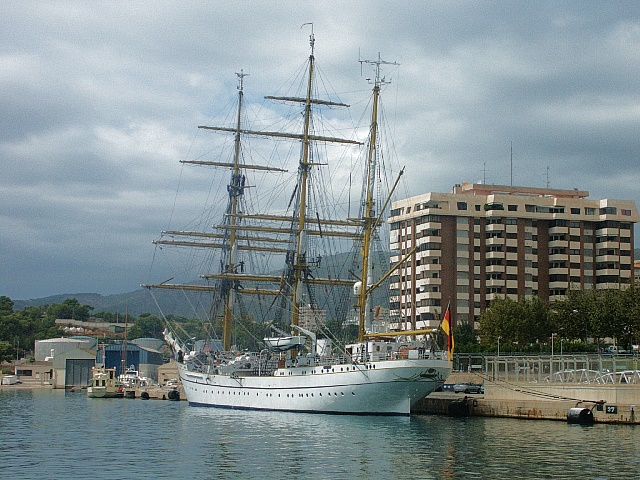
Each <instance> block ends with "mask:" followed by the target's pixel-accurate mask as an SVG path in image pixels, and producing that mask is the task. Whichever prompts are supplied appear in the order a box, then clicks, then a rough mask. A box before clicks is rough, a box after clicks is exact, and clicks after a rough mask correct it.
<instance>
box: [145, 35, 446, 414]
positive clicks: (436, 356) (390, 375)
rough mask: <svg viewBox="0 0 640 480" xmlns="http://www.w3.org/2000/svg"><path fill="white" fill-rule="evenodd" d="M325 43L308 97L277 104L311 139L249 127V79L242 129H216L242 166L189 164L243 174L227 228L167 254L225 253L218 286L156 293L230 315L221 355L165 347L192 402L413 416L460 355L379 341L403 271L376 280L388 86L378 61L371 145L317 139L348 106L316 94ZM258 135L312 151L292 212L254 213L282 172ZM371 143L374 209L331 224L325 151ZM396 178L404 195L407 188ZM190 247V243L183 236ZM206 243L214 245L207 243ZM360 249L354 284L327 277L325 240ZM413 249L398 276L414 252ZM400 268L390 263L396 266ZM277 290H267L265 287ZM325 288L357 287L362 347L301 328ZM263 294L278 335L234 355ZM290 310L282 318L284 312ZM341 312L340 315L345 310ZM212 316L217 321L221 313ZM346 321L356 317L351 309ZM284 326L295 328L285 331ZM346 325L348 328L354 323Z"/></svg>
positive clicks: (416, 335)
mask: <svg viewBox="0 0 640 480" xmlns="http://www.w3.org/2000/svg"><path fill="white" fill-rule="evenodd" d="M314 42H315V39H314V36H313V33H312V34H311V36H310V48H311V53H310V55H309V58H308V62H307V64H306V69H305V74H304V75H305V82H304V85H305V86H304V90H305V94H304V95H301V96H272V97H265V98H267V99H270V100H273V101H277V102H287V103H292V104H294V105H297V106H298V108H299V107H300V106H301V107H302V109H303V110H302V126H301V130H302V131H301V132H298V133H282V132H269V131H253V130H246V129H244V128H243V125H242V121H241V119H242V108H243V95H244V92H243V78H244V76H245V75H244V74H243V73H239V74H238V77H239V87H238V91H239V93H238V107H237V116H236V117H235V118H236V119H237V120H236V121H235V126H234V127H231V128H228V127H208V126H202V127H200V128H203V129H210V130H215V131H220V132H228V133H230V134H233V135H235V138H234V139H235V142H234V158H233V161H231V162H209V161H203V160H190V161H185V163H193V164H199V165H211V166H216V167H222V168H228V169H230V170H231V181H230V182H229V184H228V186H227V192H228V201H227V207H226V211H225V214H224V221H223V224H222V225H220V226H217V227H216V230H217V231H215V232H208V233H207V232H201V233H198V232H194V231H168V232H163V234H165V235H166V236H169V237H170V238H169V239H160V240H157V241H156V242H155V243H156V244H159V245H177V246H190V247H196V248H203V247H206V248H214V249H217V250H219V251H220V252H221V256H220V268H219V271H218V272H216V273H206V274H202V275H201V277H202V278H203V279H204V280H205V281H206V283H196V284H188V285H187V284H170V283H168V282H164V283H161V284H148V285H145V287H147V288H149V289H151V290H152V291H153V290H156V289H180V290H183V291H185V292H187V291H207V292H210V294H211V297H212V301H213V303H214V304H215V305H220V310H221V312H220V314H218V313H212V316H214V320H215V318H217V316H220V317H222V319H223V320H222V325H223V327H222V345H221V349H219V350H218V349H215V348H211V347H210V346H208V347H207V348H204V349H195V348H194V346H193V345H194V344H189V343H187V342H188V340H187V341H184V340H181V339H180V338H179V335H178V333H177V331H176V330H175V329H174V328H172V327H171V325H168V328H167V329H166V330H165V339H166V341H167V342H168V343H169V344H170V345H171V347H172V349H173V351H174V354H175V358H176V363H177V366H178V372H179V375H180V379H181V381H182V384H183V388H184V392H185V394H186V396H187V400H188V401H189V404H191V405H200V406H212V407H222V408H237V409H258V410H280V411H292V412H311V413H333V414H378V415H409V414H410V412H411V408H412V406H413V405H415V403H416V402H418V401H419V400H420V399H422V398H423V397H425V396H426V395H428V394H429V393H431V392H432V391H434V390H435V389H436V388H437V387H439V386H440V385H442V384H443V383H444V381H445V379H446V378H447V376H448V375H449V373H450V372H451V366H452V363H451V351H449V352H447V351H442V350H440V349H439V348H438V347H437V345H436V343H437V342H436V341H435V337H436V335H435V333H436V332H434V331H432V330H429V331H424V330H422V331H417V330H413V331H395V332H392V331H385V332H373V331H372V329H373V327H372V324H373V322H372V318H371V316H372V310H373V309H374V307H373V306H372V304H371V300H370V299H371V295H372V293H373V292H374V291H375V290H376V288H378V287H379V286H380V285H381V284H383V283H384V281H385V280H386V279H387V278H388V277H389V276H390V275H391V274H392V273H393V272H394V271H395V268H392V269H391V270H389V271H388V272H386V273H385V274H384V275H380V276H379V278H375V273H374V271H375V269H374V268H373V265H374V262H373V259H372V255H373V253H374V252H373V251H374V243H375V239H376V238H377V232H378V230H379V227H380V226H381V223H382V222H383V218H382V215H383V213H384V212H385V211H386V210H387V207H388V204H389V198H387V199H386V200H384V199H383V200H380V199H378V198H376V176H377V175H378V173H379V166H378V101H379V97H380V91H381V86H382V85H383V84H384V83H385V80H384V78H381V76H380V68H381V66H382V65H384V64H385V63H389V62H384V61H382V60H380V58H378V60H376V61H367V62H366V63H368V64H370V65H371V66H373V68H374V70H375V78H374V79H372V80H371V83H372V84H373V97H372V103H371V105H372V107H371V122H370V128H369V134H368V142H365V143H364V144H363V143H361V142H358V141H356V140H352V139H343V138H338V137H329V136H322V135H319V134H317V133H316V131H315V128H316V126H317V123H319V122H315V121H314V113H315V110H316V109H320V108H326V107H328V108H339V107H347V106H348V105H345V104H343V103H341V102H336V101H332V100H325V99H320V98H318V97H317V96H316V94H315V80H316V78H315V77H316V65H315V57H314ZM246 136H254V137H270V138H275V139H278V140H280V139H291V140H294V141H297V142H298V143H299V144H300V153H299V159H298V160H297V173H296V176H295V186H294V187H293V189H292V192H293V193H292V194H291V196H290V197H289V205H288V208H287V210H286V213H285V214H281V213H273V214H269V213H265V212H259V213H251V212H250V211H249V209H248V208H247V207H245V206H244V204H243V201H244V197H245V193H246V191H247V189H249V188H250V186H249V183H250V182H249V180H248V179H250V175H251V173H252V172H256V171H260V172H282V171H284V170H283V169H279V168H274V167H271V166H261V165H257V164H249V163H245V162H244V161H243V157H242V155H241V142H242V139H243V138H245V137H246ZM327 143H330V144H342V145H352V146H353V145H355V146H360V145H364V147H363V148H362V149H361V150H362V151H363V152H364V157H366V158H365V160H364V161H362V163H363V165H364V167H363V168H364V173H363V177H362V178H363V180H362V184H363V187H362V192H363V193H362V197H363V198H362V200H361V202H360V209H359V210H360V212H359V214H358V216H357V218H343V219H331V218H329V217H327V216H325V213H324V211H323V210H321V207H322V206H323V205H324V206H326V205H327V204H326V203H322V202H320V201H319V200H318V199H317V197H316V195H317V194H318V193H322V189H316V188H315V187H314V186H313V185H314V184H313V180H314V178H316V177H317V176H321V175H318V174H317V172H320V171H321V168H322V167H324V166H325V165H326V164H325V163H324V159H320V158H318V155H317V153H316V152H317V150H316V149H314V148H313V147H314V145H316V144H327ZM398 180H399V177H398V178H397V179H396V181H395V184H394V185H393V187H392V190H393V189H394V188H395V186H396V185H397V184H398ZM186 237H191V239H189V238H187V239H185V240H181V238H186ZM203 239H204V241H203ZM345 241H348V242H351V243H353V244H354V245H356V249H355V251H357V252H358V254H357V257H358V259H359V261H358V263H357V267H354V268H353V269H350V268H347V269H345V270H347V271H348V275H347V276H350V278H339V277H337V276H333V275H332V276H327V278H322V277H321V276H320V275H319V272H321V270H320V269H319V267H320V263H321V260H322V258H323V257H322V255H321V254H319V253H318V251H319V250H318V247H317V246H318V245H319V244H320V243H322V242H329V243H334V244H336V243H338V244H340V243H341V242H342V244H343V243H344V242H345ZM255 251H261V252H269V254H272V253H279V254H281V255H282V256H283V257H284V263H285V267H284V269H283V271H282V273H281V274H278V275H276V274H273V273H271V274H268V273H256V272H252V271H249V267H248V264H247V263H248V262H245V255H249V252H255ZM412 253H413V252H408V253H407V254H406V255H405V256H404V257H403V258H402V260H401V261H400V262H399V263H398V265H396V266H395V267H397V266H399V265H400V264H401V263H402V262H404V261H406V260H407V258H408V257H409V256H410V255H412ZM385 261H386V262H387V263H386V265H387V267H388V257H387V259H386V260H385ZM263 285H266V286H263ZM314 288H321V289H324V291H333V290H341V291H344V290H345V289H349V290H352V292H353V297H354V298H353V300H352V301H351V307H353V311H354V312H355V315H357V341H354V340H352V343H348V344H345V345H343V346H342V347H339V346H336V345H334V344H333V343H332V341H331V340H332V338H333V337H332V336H331V333H330V332H328V331H327V330H326V327H327V323H329V322H323V321H322V320H318V321H317V322H311V324H309V322H307V323H305V322H304V321H303V322H301V318H304V315H305V312H306V313H308V312H309V311H311V313H312V316H313V311H314V308H317V304H316V298H315V297H314V293H313V292H314ZM243 295H258V296H260V297H261V298H270V299H273V300H271V301H270V302H269V307H270V308H268V309H267V310H268V311H269V312H270V314H271V315H272V317H273V318H272V321H270V326H271V327H272V330H273V332H274V333H273V334H272V335H267V336H265V337H264V338H263V339H261V340H262V342H263V345H264V348H262V349H261V350H260V352H259V353H248V352H238V351H236V352H235V353H234V350H233V348H232V324H233V322H234V319H235V318H237V316H238V315H242V314H243V312H242V309H238V308H237V305H238V303H239V302H238V300H239V297H241V296H243ZM285 311H286V312H288V313H287V314H286V315H281V313H282V312H285ZM335 311H336V312H339V310H335ZM212 312H217V311H216V310H215V308H212ZM342 314H343V315H346V312H345V311H342ZM278 318H284V319H285V321H284V322H281V323H278V322H277V319H278ZM342 320H344V319H342Z"/></svg>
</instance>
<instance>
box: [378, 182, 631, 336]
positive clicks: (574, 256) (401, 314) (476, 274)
mask: <svg viewBox="0 0 640 480" xmlns="http://www.w3.org/2000/svg"><path fill="white" fill-rule="evenodd" d="M588 196H589V192H586V191H581V190H576V189H574V190H558V189H538V188H528V187H513V186H503V185H486V184H467V183H464V184H462V185H455V186H454V187H453V189H452V191H451V192H450V193H434V192H431V193H425V194H422V195H418V196H415V197H411V198H407V199H404V200H400V201H396V202H394V203H393V205H392V211H391V217H390V219H389V222H390V223H391V239H390V241H391V251H392V256H391V264H392V265H395V264H396V263H397V262H399V261H400V260H401V259H402V258H403V257H404V256H405V255H406V254H407V253H409V252H411V251H412V250H414V249H415V253H414V254H413V255H411V256H409V257H408V258H407V259H406V260H405V261H404V262H403V264H402V266H401V267H400V268H399V269H398V270H397V271H396V272H395V273H394V275H393V276H392V277H391V316H392V318H395V319H397V321H398V322H399V323H400V325H398V327H399V328H402V329H404V328H436V327H437V326H438V325H439V323H440V319H441V317H442V315H443V312H444V311H445V310H446V308H447V306H448V305H449V307H450V309H451V314H452V318H453V320H454V322H477V320H478V317H479V315H480V313H481V312H483V311H484V310H485V309H486V308H487V307H488V306H489V304H490V303H491V301H492V300H493V299H495V298H497V297H500V298H502V297H504V296H505V295H506V296H507V297H509V298H512V299H514V300H518V299H520V298H531V297H532V296H538V297H540V298H541V299H543V300H545V301H549V302H553V301H555V300H558V299H561V298H564V295H565V294H566V292H567V290H568V289H570V288H582V289H589V288H594V289H608V288H626V287H627V286H629V285H631V284H632V283H633V282H634V268H633V262H634V259H633V249H634V238H633V237H634V235H633V228H634V224H635V223H636V222H638V220H639V219H640V217H639V216H638V210H637V207H636V204H635V202H634V201H631V200H610V199H604V200H594V199H589V198H588ZM475 326H476V327H477V324H475Z"/></svg>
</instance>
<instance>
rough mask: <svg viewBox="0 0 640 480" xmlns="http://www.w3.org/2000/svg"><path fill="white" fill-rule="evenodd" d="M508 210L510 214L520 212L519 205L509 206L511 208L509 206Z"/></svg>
mask: <svg viewBox="0 0 640 480" xmlns="http://www.w3.org/2000/svg"><path fill="white" fill-rule="evenodd" d="M507 209H508V210H509V211H510V212H517V211H518V205H509V206H507Z"/></svg>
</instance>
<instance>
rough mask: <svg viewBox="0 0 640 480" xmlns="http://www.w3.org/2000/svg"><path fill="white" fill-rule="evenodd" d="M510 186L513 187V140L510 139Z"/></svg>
mask: <svg viewBox="0 0 640 480" xmlns="http://www.w3.org/2000/svg"><path fill="white" fill-rule="evenodd" d="M510 158H511V186H512V187H513V141H511V154H510Z"/></svg>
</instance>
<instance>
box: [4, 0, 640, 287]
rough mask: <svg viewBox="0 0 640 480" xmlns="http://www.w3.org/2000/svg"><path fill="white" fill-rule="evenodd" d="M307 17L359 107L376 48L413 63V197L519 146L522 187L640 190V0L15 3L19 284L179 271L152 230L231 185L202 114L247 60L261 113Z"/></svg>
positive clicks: (407, 115) (11, 174)
mask: <svg viewBox="0 0 640 480" xmlns="http://www.w3.org/2000/svg"><path fill="white" fill-rule="evenodd" d="M307 22H313V23H314V33H315V38H316V51H315V53H316V58H317V61H318V64H319V65H320V66H321V67H322V69H323V74H324V75H326V77H327V78H329V79H330V80H331V81H332V87H334V89H335V90H337V91H338V93H339V96H340V98H341V99H342V100H343V101H345V102H346V103H351V102H354V106H353V107H352V108H354V109H358V108H360V107H361V105H360V104H359V103H358V102H360V101H361V98H362V92H364V91H366V90H367V89H369V86H368V85H366V82H365V81H364V80H363V77H362V76H361V72H360V65H359V64H358V58H359V55H360V56H361V57H363V58H367V57H368V58H375V57H376V56H377V54H378V52H380V54H381V55H382V57H383V58H384V59H386V60H390V61H396V62H398V63H399V64H400V66H399V67H394V68H393V75H394V78H393V83H392V84H391V85H390V86H389V87H387V90H386V94H387V96H386V97H385V98H386V100H387V102H388V103H387V107H386V108H387V113H388V114H389V115H391V118H392V119H393V124H394V127H393V132H394V153H395V155H397V156H398V163H399V164H401V165H406V166H407V170H408V171H409V172H411V173H412V175H410V176H409V178H408V179H407V183H406V184H405V185H404V186H403V191H404V192H406V194H408V195H416V194H419V193H423V192H425V191H445V192H446V191H449V190H450V189H451V187H452V185H453V184H455V183H461V182H465V181H468V182H476V181H478V180H483V179H484V180H485V181H486V182H488V183H495V184H507V185H508V184H509V183H510V182H511V178H510V175H511V173H510V165H511V164H510V144H511V143H513V184H514V185H525V186H534V187H535V186H538V187H544V186H545V185H547V184H549V186H550V187H552V188H579V189H584V190H588V191H589V192H590V197H591V198H620V199H632V200H635V201H636V202H638V200H640V181H639V180H640V177H639V173H640V158H639V157H640V3H638V2H636V1H627V2H616V1H609V2H602V1H575V2H559V1H536V2H524V1H522V2H517V1H516V2H511V1H510V2H507V1H498V2H492V1H461V2H456V1H422V2H416V1H393V2H383V1H371V0H369V1H349V2H343V1H324V2H317V1H314V2H311V1H304V0H302V1H296V2H293V1H291V2H285V1H280V2H275V1H242V2H236V1H234V2H232V1H216V2H213V1H210V2H205V1H185V2H163V1H154V2H151V1H148V2H145V1H139V2H130V1H123V2H116V1H112V2H97V3H96V2H80V1H78V2H75V1H50V2H35V1H33V2H32V1H24V0H20V1H12V0H5V1H3V2H2V4H1V5H0V23H1V28H0V38H1V39H2V41H1V42H0V105H1V109H0V110H1V114H0V162H1V165H2V175H0V295H8V296H10V297H11V298H13V299H30V298H37V297H42V296H48V295H54V294H61V293H80V292H95V293H100V294H105V295H106V294H112V293H123V292H130V291H133V290H135V289H137V288H139V285H140V284H141V283H145V282H148V281H162V280H164V279H165V278H163V277H162V275H163V274H164V272H162V271H160V272H157V274H156V275H157V276H156V277H155V278H149V276H150V268H151V265H152V264H153V262H154V252H155V250H154V246H153V245H152V244H151V241H152V240H153V239H155V238H158V235H159V232H160V231H161V230H163V229H166V228H167V227H169V226H175V227H182V226H186V225H187V224H186V221H185V224H184V225H181V224H180V221H178V220H177V219H178V218H182V217H184V218H187V217H188V216H189V215H192V216H193V215H196V214H197V208H194V204H196V205H197V203H199V202H200V199H201V198H206V197H207V196H208V195H210V190H211V188H212V183H211V182H210V181H202V180H197V178H198V177H197V176H196V175H195V174H194V173H193V170H187V169H185V167H183V166H182V165H181V164H180V163H179V161H180V160H184V159H188V158H189V157H190V156H192V157H193V156H194V155H193V151H194V150H193V149H194V144H196V143H198V142H203V139H207V138H212V137H204V134H203V133H202V132H197V126H198V125H202V124H208V123H209V122H212V121H213V122H215V121H216V120H217V119H219V115H220V112H222V111H223V110H224V107H225V106H228V105H229V101H230V99H232V98H233V97H234V96H235V95H236V77H235V72H237V71H240V69H244V71H245V72H248V73H250V76H249V77H247V78H246V79H245V88H246V90H247V103H248V106H249V109H251V106H252V104H255V105H256V106H258V105H260V104H261V102H263V99H262V96H263V95H269V94H273V93H276V92H277V90H278V88H279V87H280V86H281V85H283V84H285V83H286V82H287V80H288V79H289V78H290V77H291V75H292V74H293V73H294V71H295V70H296V69H298V68H300V66H301V65H302V64H303V62H304V60H305V58H306V56H307V55H308V53H309V49H308V35H309V33H310V32H309V27H303V28H301V26H302V25H303V24H304V23H307ZM389 107H391V109H389ZM256 108H257V107H256ZM352 115H353V116H354V117H358V116H359V115H360V113H358V112H357V111H356V112H354V113H352ZM196 139H197V141H196ZM199 148H202V147H199ZM196 170H197V167H196ZM198 174H202V170H200V171H199V172H198ZM208 175H212V176H213V175H218V176H220V178H221V179H222V180H223V181H226V177H227V173H226V172H219V173H214V172H208ZM187 185H188V187H187ZM177 192H188V200H189V201H187V200H184V199H182V196H179V195H178V193H177ZM178 198H180V200H178ZM189 208H192V209H193V211H192V212H189Z"/></svg>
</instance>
